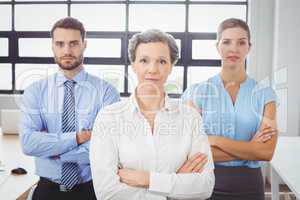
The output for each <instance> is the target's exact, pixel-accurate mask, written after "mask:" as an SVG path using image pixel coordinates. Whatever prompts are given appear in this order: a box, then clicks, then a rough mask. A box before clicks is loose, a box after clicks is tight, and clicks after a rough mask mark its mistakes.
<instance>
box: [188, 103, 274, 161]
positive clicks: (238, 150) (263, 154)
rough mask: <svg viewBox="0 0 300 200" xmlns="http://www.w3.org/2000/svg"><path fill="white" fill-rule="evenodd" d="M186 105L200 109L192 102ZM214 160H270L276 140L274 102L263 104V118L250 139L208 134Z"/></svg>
mask: <svg viewBox="0 0 300 200" xmlns="http://www.w3.org/2000/svg"><path fill="white" fill-rule="evenodd" d="M188 105H190V106H192V107H194V108H196V109H197V110H198V111H201V110H200V109H199V108H197V107H196V105H194V104H193V102H188ZM209 142H210V144H211V149H212V153H213V158H214V161H215V162H223V161H231V160H238V159H239V160H263V161H270V160H271V159H272V157H273V153H274V150H275V146H276V142H277V124H276V104H275V102H270V103H268V104H266V105H265V107H264V111H263V119H262V123H261V126H260V128H259V130H258V132H257V133H256V134H255V135H254V137H253V138H252V140H250V141H237V140H233V139H230V138H226V137H221V136H209Z"/></svg>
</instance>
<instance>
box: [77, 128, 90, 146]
mask: <svg viewBox="0 0 300 200" xmlns="http://www.w3.org/2000/svg"><path fill="white" fill-rule="evenodd" d="M91 135H92V132H91V131H86V130H84V131H79V132H77V133H76V141H77V144H82V143H85V142H86V141H88V140H90V139H91Z"/></svg>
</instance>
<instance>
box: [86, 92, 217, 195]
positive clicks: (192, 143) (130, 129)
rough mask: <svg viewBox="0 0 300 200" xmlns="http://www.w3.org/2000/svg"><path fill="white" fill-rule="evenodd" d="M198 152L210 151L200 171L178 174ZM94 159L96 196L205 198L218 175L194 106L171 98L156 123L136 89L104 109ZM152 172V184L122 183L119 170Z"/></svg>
mask: <svg viewBox="0 0 300 200" xmlns="http://www.w3.org/2000/svg"><path fill="white" fill-rule="evenodd" d="M197 152H202V153H205V154H207V155H208V162H207V163H206V165H205V166H204V170H203V171H202V172H201V173H176V171H177V170H178V169H179V168H180V167H181V166H182V165H183V163H184V162H185V161H186V160H187V159H188V158H189V157H191V156H193V155H194V154H195V153H197ZM90 162H91V170H92V177H93V182H94V189H95V192H96V196H97V198H98V199H101V200H108V199H110V200H166V199H198V200H199V199H206V198H208V197H210V195H211V193H212V190H213V187H214V182H215V177H214V172H213V170H214V165H213V160H212V154H211V150H210V145H209V142H208V138H207V136H206V134H205V133H204V131H203V128H202V120H201V117H200V115H199V113H197V112H196V111H195V110H194V109H192V108H189V107H187V106H185V105H183V104H182V103H180V102H175V101H171V100H170V99H169V98H168V97H167V95H166V98H165V106H164V108H163V109H161V111H159V112H158V113H157V114H156V116H155V120H154V129H153V134H152V131H151V127H150V125H149V123H148V121H147V120H146V118H145V117H144V116H143V114H142V113H141V112H140V110H139V107H138V104H137V102H136V98H135V94H132V95H131V97H130V98H129V99H128V100H124V101H121V102H118V103H115V104H113V105H110V106H107V107H105V108H104V109H103V110H102V111H101V112H99V114H98V116H97V118H96V121H95V124H94V129H93V133H92V139H91V147H90ZM120 167H122V168H130V169H135V170H144V171H148V172H149V173H150V184H149V188H147V189H145V188H140V187H131V186H128V185H126V184H125V183H121V182H120V177H119V176H118V169H119V168H120Z"/></svg>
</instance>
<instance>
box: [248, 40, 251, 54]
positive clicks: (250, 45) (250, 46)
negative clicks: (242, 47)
mask: <svg viewBox="0 0 300 200" xmlns="http://www.w3.org/2000/svg"><path fill="white" fill-rule="evenodd" d="M251 49H252V44H251V42H249V49H248V53H249V52H250V51H251Z"/></svg>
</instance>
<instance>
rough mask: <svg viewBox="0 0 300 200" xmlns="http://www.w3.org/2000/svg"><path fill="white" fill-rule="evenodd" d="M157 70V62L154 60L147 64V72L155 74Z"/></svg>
mask: <svg viewBox="0 0 300 200" xmlns="http://www.w3.org/2000/svg"><path fill="white" fill-rule="evenodd" d="M157 71H158V64H157V63H156V62H151V63H150V64H149V68H148V73H151V74H155V73H157Z"/></svg>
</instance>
